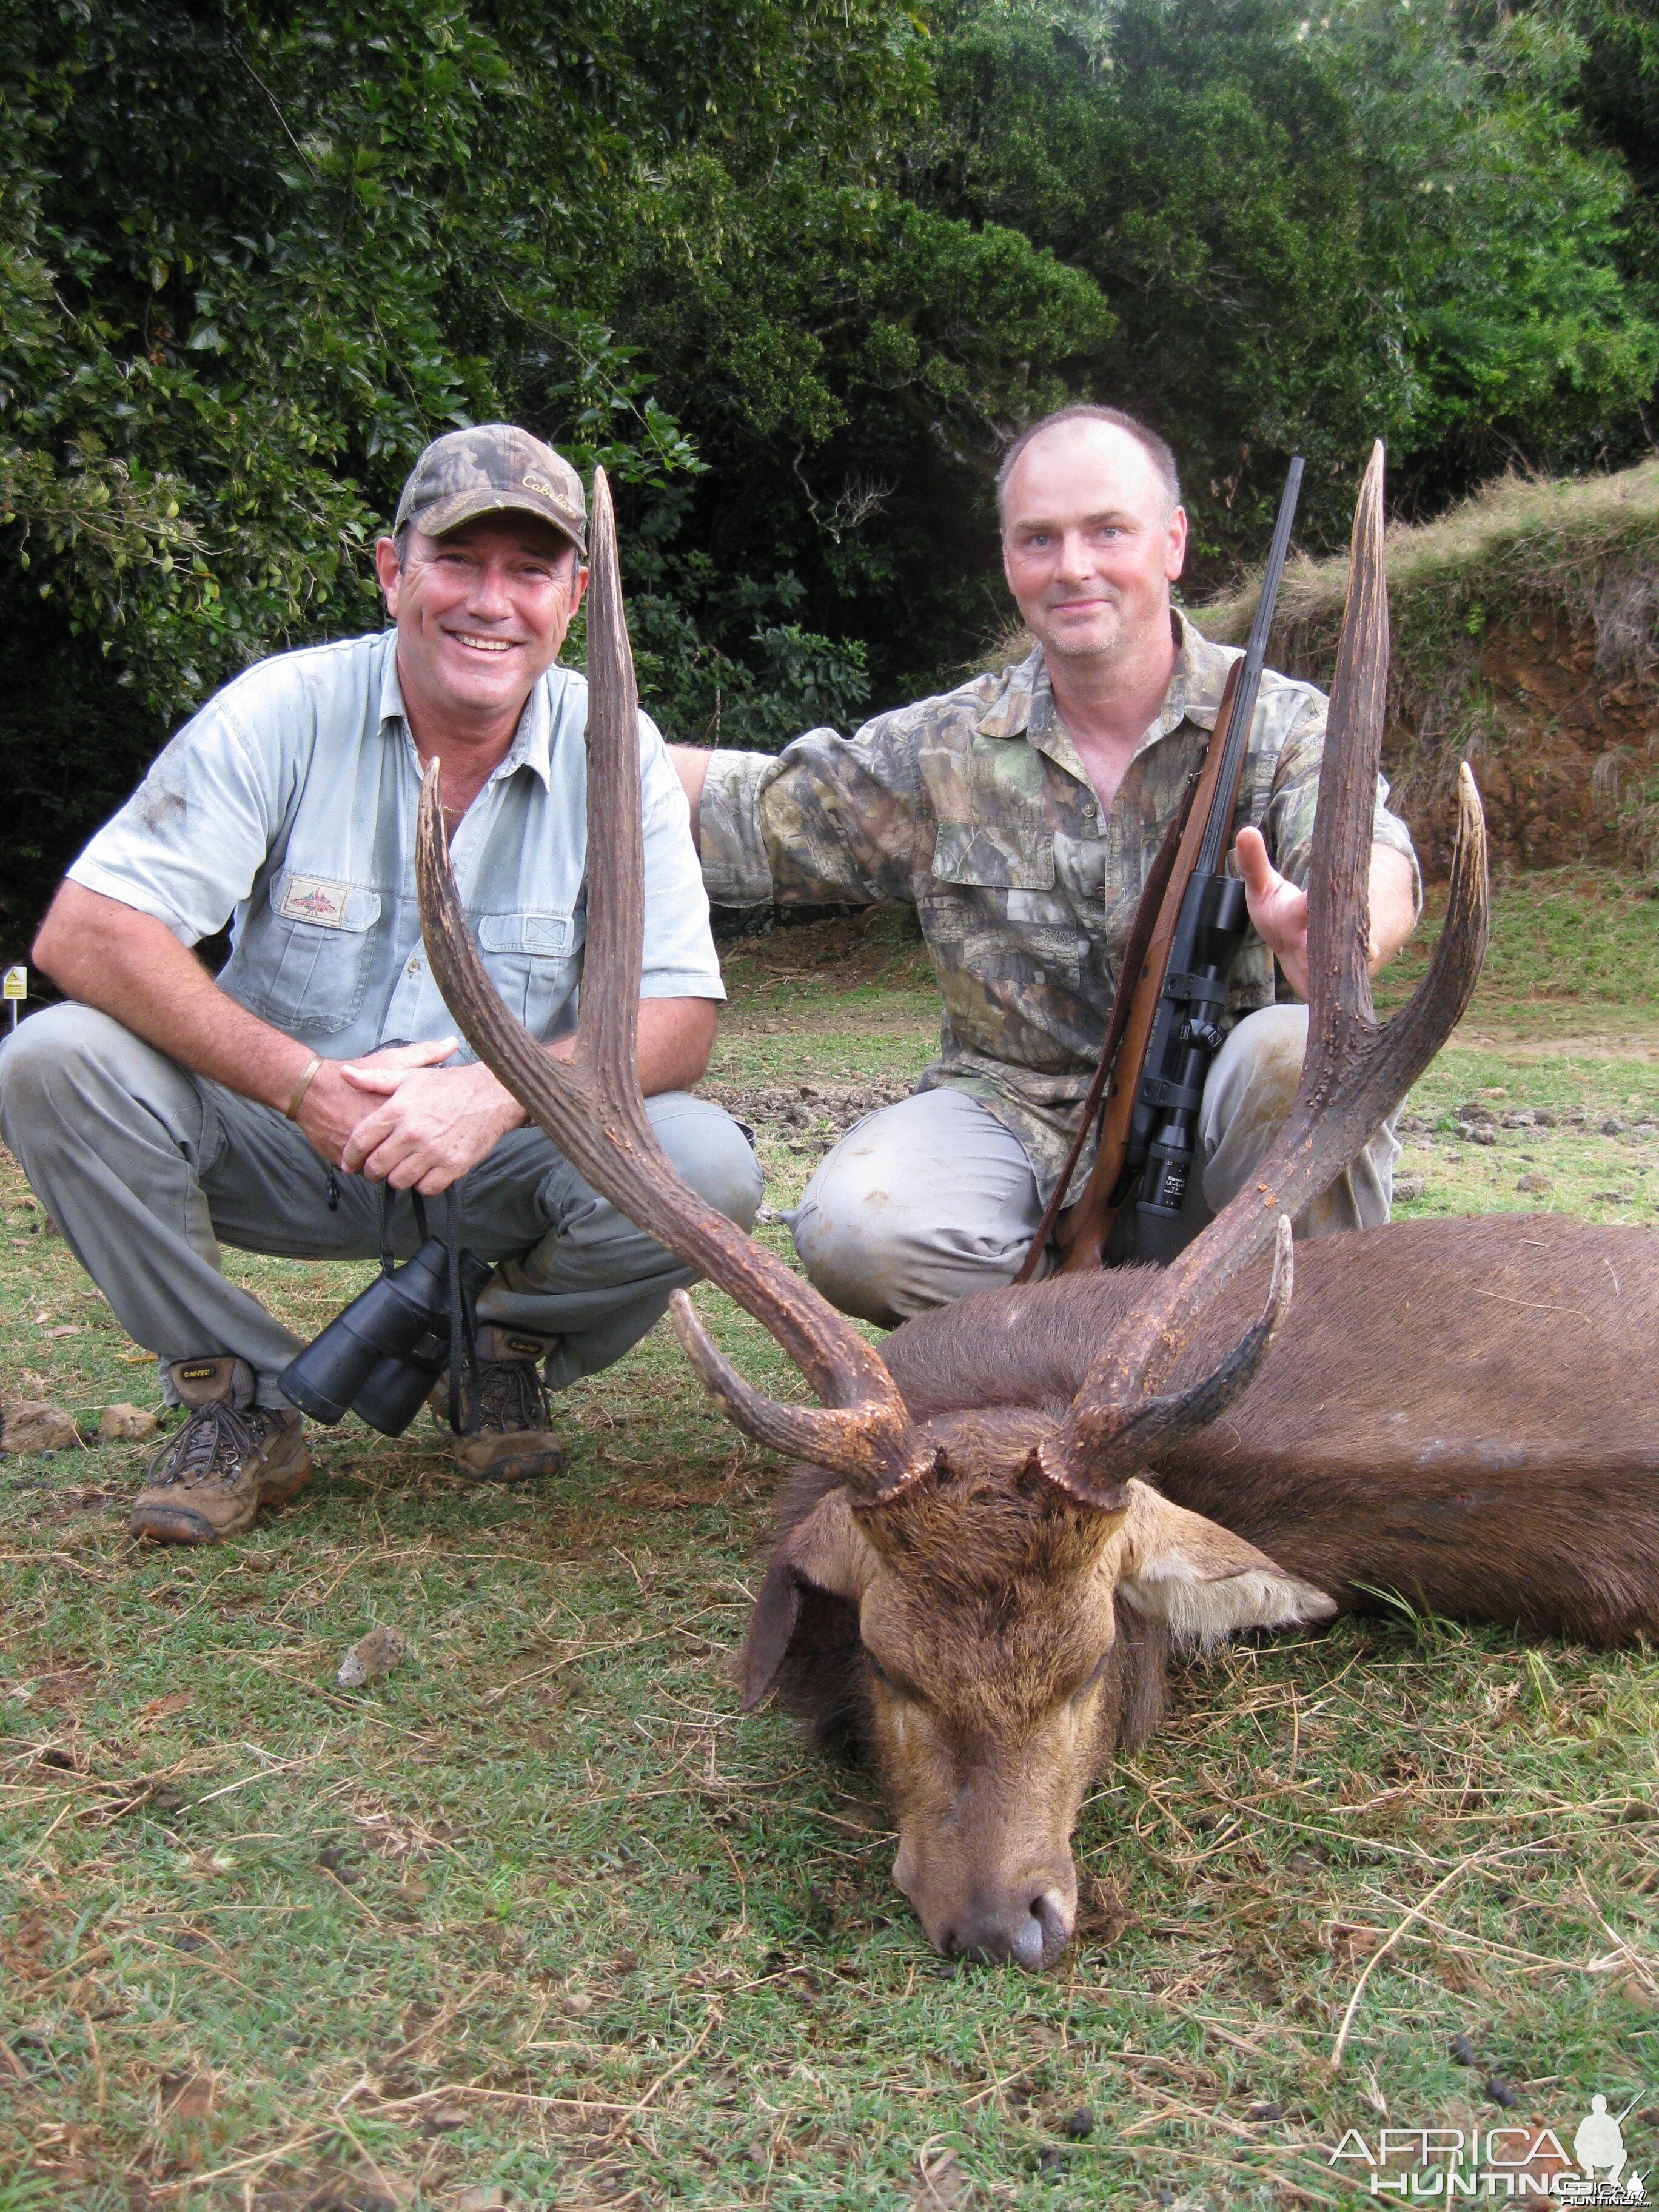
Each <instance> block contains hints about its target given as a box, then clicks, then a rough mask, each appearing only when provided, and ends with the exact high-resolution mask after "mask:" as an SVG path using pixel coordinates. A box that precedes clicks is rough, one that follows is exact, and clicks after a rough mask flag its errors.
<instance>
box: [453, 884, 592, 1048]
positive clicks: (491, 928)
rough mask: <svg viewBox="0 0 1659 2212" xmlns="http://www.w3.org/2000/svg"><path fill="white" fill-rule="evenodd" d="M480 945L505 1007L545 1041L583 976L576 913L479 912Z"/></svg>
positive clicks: (558, 1023) (562, 1025) (560, 1025)
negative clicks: (579, 965) (580, 967)
mask: <svg viewBox="0 0 1659 2212" xmlns="http://www.w3.org/2000/svg"><path fill="white" fill-rule="evenodd" d="M476 926H477V933H478V949H479V951H481V952H482V953H483V956H484V965H485V967H487V968H488V969H489V973H490V975H491V978H492V979H493V981H494V982H495V988H496V989H497V990H498V991H499V992H500V993H501V997H502V999H503V1000H505V1001H506V1004H507V1012H509V1013H510V1014H512V1015H513V1018H514V1019H515V1020H517V1021H520V1022H522V1023H523V1024H524V1025H525V1027H526V1029H527V1030H529V1032H530V1034H531V1036H533V1037H535V1038H536V1039H537V1040H538V1042H543V1043H544V1042H546V1041H547V1039H548V1038H549V1036H551V1034H552V1033H553V1030H554V1028H555V1026H556V1025H557V1026H558V1027H560V1028H568V1026H569V1024H568V1022H561V1021H560V1020H559V1017H560V1016H561V1014H562V1012H564V1009H565V1006H566V1005H567V1003H568V1000H569V999H570V998H571V995H572V994H573V993H574V990H575V987H576V985H577V982H578V981H579V980H580V969H579V967H578V964H577V960H576V953H577V951H578V949H579V944H580V939H579V935H578V931H577V927H576V917H575V915H574V914H558V913H552V912H545V913H535V914H530V913H513V914H484V915H479V916H478V919H477V925H476Z"/></svg>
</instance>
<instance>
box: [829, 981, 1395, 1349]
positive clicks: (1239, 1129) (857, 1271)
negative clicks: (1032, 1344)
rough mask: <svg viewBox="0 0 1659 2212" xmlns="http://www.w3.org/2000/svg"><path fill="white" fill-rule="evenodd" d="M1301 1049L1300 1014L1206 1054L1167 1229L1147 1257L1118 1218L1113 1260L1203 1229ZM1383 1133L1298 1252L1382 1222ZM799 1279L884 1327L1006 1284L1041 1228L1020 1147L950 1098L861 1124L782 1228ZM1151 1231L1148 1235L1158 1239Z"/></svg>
mask: <svg viewBox="0 0 1659 2212" xmlns="http://www.w3.org/2000/svg"><path fill="white" fill-rule="evenodd" d="M1307 1042H1308V1010H1307V1008H1306V1007H1305V1006H1267V1007H1264V1008H1263V1009H1262V1011H1261V1012H1260V1013H1255V1014H1249V1015H1247V1016H1246V1017H1245V1018H1244V1019H1243V1021H1242V1022H1240V1023H1239V1024H1237V1027H1236V1028H1235V1029H1234V1030H1232V1031H1231V1034H1230V1036H1228V1039H1227V1042H1225V1044H1224V1045H1223V1047H1222V1048H1221V1050H1220V1051H1219V1052H1218V1054H1216V1056H1215V1060H1214V1062H1213V1064H1212V1066H1211V1069H1210V1074H1209V1079H1208V1081H1207V1082H1206V1085H1205V1086H1204V1102H1203V1104H1202V1105H1201V1106H1200V1109H1199V1117H1198V1149H1197V1155H1196V1158H1194V1163H1193V1174H1192V1176H1191V1177H1190V1179H1189V1180H1188V1186H1187V1204H1186V1206H1185V1209H1184V1210H1183V1212H1182V1216H1181V1218H1180V1219H1179V1220H1178V1221H1177V1222H1176V1223H1174V1224H1172V1225H1171V1229H1172V1231H1173V1234H1169V1233H1167V1232H1164V1243H1163V1246H1162V1249H1158V1250H1156V1251H1152V1250H1147V1249H1143V1248H1142V1247H1141V1246H1140V1245H1139V1244H1138V1243H1137V1241H1136V1235H1135V1232H1136V1229H1137V1226H1138V1225H1137V1223H1136V1220H1135V1217H1134V1215H1133V1212H1129V1213H1127V1214H1125V1215H1123V1216H1121V1217H1120V1222H1119V1227H1120V1230H1121V1231H1122V1232H1123V1233H1122V1234H1121V1236H1119V1237H1115V1238H1114V1241H1113V1244H1112V1246H1111V1248H1110V1249H1109V1253H1108V1257H1109V1259H1110V1260H1113V1261H1124V1260H1137V1259H1157V1260H1167V1259H1169V1258H1170V1256H1171V1255H1172V1253H1173V1252H1174V1251H1175V1250H1176V1249H1179V1248H1180V1246H1181V1245H1182V1244H1184V1243H1190V1242H1191V1240H1192V1239H1193V1238H1194V1237H1196V1236H1197V1234H1198V1232H1199V1231H1200V1229H1202V1228H1203V1226H1204V1225H1205V1224H1206V1222H1207V1221H1210V1220H1212V1219H1213V1218H1214V1217H1215V1215H1216V1214H1218V1212H1220V1211H1221V1209H1222V1207H1223V1206H1225V1204H1226V1203H1227V1201H1228V1200H1229V1199H1230V1198H1231V1197H1232V1195H1233V1194H1234V1193H1235V1191H1237V1190H1239V1189H1241V1188H1243V1185H1244V1183H1245V1182H1247V1180H1248V1179H1249V1176H1251V1175H1252V1174H1254V1172H1255V1169H1256V1168H1257V1167H1258V1166H1259V1164H1261V1160H1262V1158H1264V1157H1265V1155H1266V1153H1267V1147H1268V1146H1269V1145H1270V1144H1271V1143H1272V1142H1273V1138H1274V1136H1275V1135H1276V1134H1277V1133H1278V1131H1279V1127H1280V1125H1281V1123H1282V1122H1283V1121H1284V1120H1285V1115H1287V1114H1288V1113H1289V1111H1290V1106H1291V1099H1292V1098H1293V1097H1295V1095H1296V1086H1297V1080H1298V1079H1299V1077H1300V1076H1301V1073H1302V1059H1303V1054H1304V1052H1305V1050H1306V1048H1307ZM1399 1157H1400V1146H1399V1145H1398V1143H1397V1142H1396V1141H1395V1134H1394V1125H1393V1122H1392V1121H1388V1122H1385V1123H1384V1124H1383V1127H1382V1128H1380V1129H1379V1130H1378V1131H1377V1133H1376V1136H1375V1137H1373V1138H1372V1139H1371V1141H1370V1144H1369V1145H1367V1146H1365V1148H1364V1151H1363V1152H1361V1153H1360V1154H1359V1155H1358V1158H1356V1159H1355V1160H1353V1161H1352V1163H1351V1164H1350V1165H1349V1166H1348V1167H1347V1168H1346V1169H1345V1170H1344V1171H1343V1173H1342V1174H1341V1175H1340V1176H1338V1177H1337V1179H1336V1181H1335V1182H1334V1183H1333V1184H1332V1185H1331V1187H1330V1188H1329V1189H1328V1191H1327V1192H1326V1193H1325V1194H1324V1196H1323V1197H1322V1198H1319V1199H1316V1200H1315V1201H1314V1203H1313V1204H1312V1205H1311V1206H1310V1207H1309V1208H1308V1210H1307V1212H1305V1213H1304V1214H1303V1216H1302V1217H1301V1218H1300V1219H1299V1220H1298V1221H1297V1225H1296V1233H1297V1236H1298V1237H1320V1236H1329V1235H1330V1234H1332V1233H1333V1232H1334V1231H1337V1230H1342V1229H1369V1228H1371V1227H1373V1226H1375V1225H1376V1224H1377V1223H1379V1222H1383V1221H1386V1220H1387V1219H1388V1218H1389V1200H1390V1198H1391V1196H1392V1194H1393V1188H1394V1164H1395V1160H1396V1159H1398V1158H1399ZM786 1218H787V1220H788V1222H789V1225H790V1227H791V1228H792V1230H793V1232H794V1238H795V1249H796V1251H797V1252H798V1253H799V1255H800V1261H801V1265H802V1266H803V1267H805V1270H806V1272H807V1273H808V1275H809V1276H810V1277H811V1279H812V1281H813V1282H814V1283H815V1284H816V1285H817V1288H818V1289H819V1290H820V1291H823V1295H824V1297H827V1298H828V1299H829V1301H830V1302H831V1304H835V1305H838V1306H839V1307H840V1308H841V1309H842V1311H843V1312H844V1313H850V1314H857V1315H858V1316H860V1319H862V1320H865V1321H872V1322H878V1323H879V1324H880V1325H881V1326H882V1327H883V1328H892V1327H893V1326H894V1325H895V1323H896V1322H901V1321H904V1320H907V1319H908V1317H909V1316H910V1315H912V1314H915V1313H921V1312H924V1311H925V1310H927V1308H928V1307H930V1306H941V1305H946V1304H949V1303H950V1302H951V1299H953V1298H962V1297H967V1295H968V1293H969V1291H985V1290H991V1289H994V1288H995V1287H996V1286H997V1285H1000V1284H1003V1283H1008V1282H1012V1279H1013V1277H1014V1274H1015V1272H1016V1270H1017V1269H1018V1267H1019V1264H1020V1262H1021V1261H1022V1260H1023V1259H1024V1256H1025V1252H1026V1248H1027V1247H1028V1246H1029V1245H1030V1241H1031V1238H1032V1237H1033V1236H1034V1235H1035V1234H1036V1227H1037V1224H1038V1222H1039V1221H1041V1219H1042V1194H1041V1193H1040V1192H1039V1190H1038V1188H1037V1180H1036V1176H1035V1175H1034V1174H1033V1173H1032V1171H1031V1164H1030V1161H1029V1160H1028V1159H1027V1158H1026V1157H1025V1152H1024V1147H1023V1146H1021V1144H1020V1142H1019V1139H1018V1138H1017V1137H1016V1136H1014V1135H1013V1134H1012V1132H1011V1131H1010V1130H1007V1129H1006V1128H1004V1127H1003V1125H1002V1123H1001V1122H1000V1121H998V1120H997V1118H996V1116H995V1115H994V1114H993V1113H992V1112H991V1111H990V1109H988V1108H987V1107H985V1106H981V1104H980V1103H979V1101H978V1100H977V1099H976V1098H971V1097H969V1096H968V1094H967V1093H966V1092H965V1091H952V1090H951V1088H950V1087H949V1085H945V1086H942V1087H941V1088H940V1089H939V1090H937V1091H919V1092H917V1094H916V1095H915V1097H912V1098H905V1099H902V1100H901V1101H900V1102H899V1103H898V1104H897V1105H896V1106H886V1107H883V1108H882V1109H880V1110H879V1111H878V1112H876V1113H874V1114H866V1116H865V1117H864V1119H863V1121H860V1122H858V1123H857V1124H856V1125H855V1126H854V1127H853V1128H851V1129H849V1130H848V1133H847V1134H846V1135H845V1136H844V1137H843V1138H842V1140H841V1142H840V1144H838V1145H837V1146H836V1148H835V1150H834V1151H833V1152H830V1153H829V1154H827V1155H826V1157H825V1158H824V1159H823V1163H822V1164H821V1165H820V1166H819V1168H818V1170H817V1173H816V1174H815V1175H814V1176H813V1177H812V1180H811V1182H809V1183H808V1185H807V1186H806V1194H805V1197H804V1198H803V1199H802V1200H801V1203H800V1205H799V1206H798V1207H797V1208H796V1210H795V1211H794V1212H793V1213H792V1214H790V1215H788V1216H787V1217H786ZM1159 1229H1160V1231H1161V1232H1162V1231H1163V1225H1161V1224H1160V1225H1159Z"/></svg>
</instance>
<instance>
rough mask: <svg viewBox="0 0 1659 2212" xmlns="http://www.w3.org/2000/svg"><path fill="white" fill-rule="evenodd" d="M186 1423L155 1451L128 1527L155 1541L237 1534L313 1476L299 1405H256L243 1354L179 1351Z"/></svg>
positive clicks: (176, 1384) (176, 1373)
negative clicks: (184, 1355)
mask: <svg viewBox="0 0 1659 2212" xmlns="http://www.w3.org/2000/svg"><path fill="white" fill-rule="evenodd" d="M167 1371H168V1373H169V1374H170V1375H171V1376H172V1377H173V1389H175V1390H176V1391H177V1392H178V1393H179V1400H180V1402H181V1403H182V1404H183V1405H184V1407H185V1422H184V1425H183V1426H182V1427H181V1428H179V1429H178V1430H176V1431H174V1433H173V1435H172V1436H171V1437H168V1438H167V1442H166V1443H164V1444H163V1445H162V1446H161V1449H160V1451H158V1452H157V1453H155V1455H154V1457H153V1458H152V1459H151V1461H150V1462H149V1467H148V1468H146V1469H145V1479H144V1486H143V1489H142V1490H141V1491H140V1492H139V1493H138V1495H137V1498H134V1500H133V1501H132V1512H131V1516H129V1518H128V1521H127V1527H128V1528H129V1529H130V1530H131V1533H132V1534H134V1535H135V1536H148V1537H149V1539H150V1540H151V1541H152V1542H154V1543H157V1544H217V1543H219V1542H221V1541H222V1540H223V1539H224V1538H225V1537H227V1536H236V1535H240V1533H241V1531H242V1530H243V1529H244V1528H247V1527H248V1526H249V1525H250V1524H251V1523H252V1519H253V1516H254V1515H255V1514H256V1513H257V1512H258V1510H259V1508H260V1507H261V1506H262V1505H279V1504H282V1503H283V1500H284V1499H285V1498H292V1497H293V1496H294V1495H295V1492H296V1491H301V1490H303V1489H304V1488H305V1486H306V1485H307V1483H308V1482H309V1481H310V1480H311V1454H310V1453H309V1452H308V1451H307V1449H306V1441H305V1433H304V1429H305V1425H304V1423H303V1421H302V1420H301V1417H300V1415H299V1414H298V1413H279V1412H278V1411H277V1410H276V1408H275V1407H269V1406H256V1405H255V1404H254V1402H253V1394H254V1391H255V1389H256V1388H257V1387H258V1376H256V1375H255V1374H254V1372H253V1370H252V1368H251V1367H250V1366H249V1365H248V1364H247V1362H246V1359H238V1358H235V1357H234V1355H232V1354H231V1353H229V1352H227V1353H225V1354H224V1355H223V1356H222V1358H218V1359H178V1360H175V1361H174V1362H173V1365H172V1366H171V1367H170V1368H169V1369H168V1370H167Z"/></svg>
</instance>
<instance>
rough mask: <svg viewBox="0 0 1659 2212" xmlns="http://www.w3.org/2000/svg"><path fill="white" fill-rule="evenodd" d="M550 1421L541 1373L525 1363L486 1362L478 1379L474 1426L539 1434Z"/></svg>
mask: <svg viewBox="0 0 1659 2212" xmlns="http://www.w3.org/2000/svg"><path fill="white" fill-rule="evenodd" d="M552 1420H553V1404H552V1400H551V1399H550V1396H549V1395H548V1389H547V1385H546V1384H545V1383H544V1382H543V1380H542V1375H541V1370H540V1369H539V1368H538V1366H537V1365H536V1364H535V1363H534V1362H533V1361H532V1360H528V1359H486V1360H483V1361H482V1362H481V1363H480V1373H479V1377H478V1425H479V1427H480V1428H481V1429H491V1430H507V1431H518V1430H539V1429H545V1428H549V1427H550V1426H551V1425H552Z"/></svg>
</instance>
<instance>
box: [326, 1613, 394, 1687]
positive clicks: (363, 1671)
mask: <svg viewBox="0 0 1659 2212" xmlns="http://www.w3.org/2000/svg"><path fill="white" fill-rule="evenodd" d="M408 1649H409V1644H408V1642H407V1640H406V1638H404V1637H402V1636H400V1635H399V1634H398V1631H397V1630H396V1629H395V1628H388V1627H387V1626H386V1624H385V1622H384V1621H383V1622H382V1623H381V1624H380V1626H379V1627H378V1628H371V1629H370V1630H369V1632H368V1635H367V1636H364V1637H360V1638H359V1639H358V1640H357V1642H356V1644H353V1645H352V1647H351V1649H350V1650H349V1651H348V1652H347V1653H346V1656H345V1657H344V1658H343V1660H342V1661H341V1662H340V1671H339V1673H338V1674H337V1676H336V1677H335V1680H337V1682H338V1683H339V1685H340V1687H341V1688H342V1689H343V1690H361V1689H362V1686H363V1685H364V1684H365V1683H366V1682H378V1681H380V1680H381V1679H382V1677H383V1676H385V1675H387V1674H390V1673H391V1672H392V1668H394V1667H395V1666H396V1665H397V1663H398V1661H399V1660H400V1659H401V1658H402V1657H403V1656H404V1653H405V1652H406V1651H407V1650H408Z"/></svg>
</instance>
